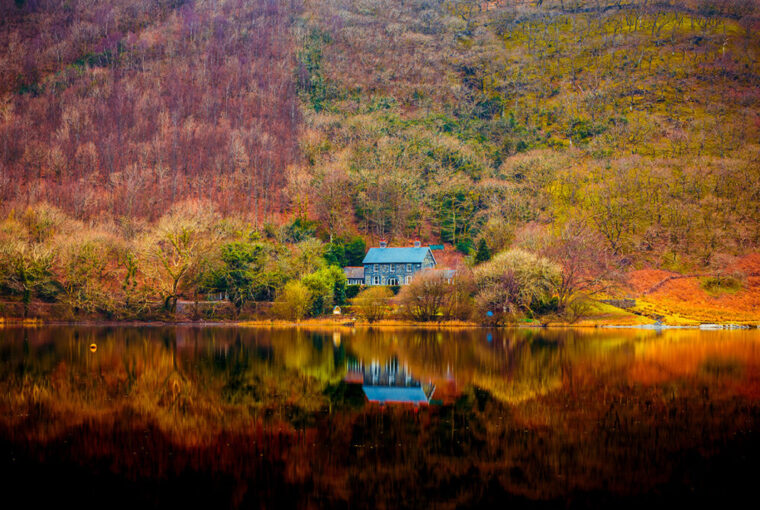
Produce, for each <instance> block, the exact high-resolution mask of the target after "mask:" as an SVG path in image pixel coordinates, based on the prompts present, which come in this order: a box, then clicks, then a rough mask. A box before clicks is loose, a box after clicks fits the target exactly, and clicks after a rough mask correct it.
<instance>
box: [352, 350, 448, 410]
mask: <svg viewBox="0 0 760 510" xmlns="http://www.w3.org/2000/svg"><path fill="white" fill-rule="evenodd" d="M346 366H347V374H346V377H345V379H344V380H345V381H346V382H348V383H357V384H361V385H362V391H364V395H366V397H367V400H368V401H369V402H373V403H377V404H414V405H422V404H427V403H429V402H430V398H431V397H432V396H433V392H435V385H434V384H433V383H432V382H428V383H427V384H424V385H423V384H422V383H421V382H420V381H418V380H417V379H415V378H414V377H412V373H411V372H410V371H409V366H408V365H407V364H403V365H399V362H398V358H393V359H391V360H388V361H386V362H385V363H383V364H382V365H381V364H380V363H379V362H377V361H375V360H373V361H372V362H370V363H369V364H368V365H365V364H364V362H363V361H361V360H356V359H352V360H349V361H347V364H346Z"/></svg>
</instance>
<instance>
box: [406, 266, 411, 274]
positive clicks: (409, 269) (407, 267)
mask: <svg viewBox="0 0 760 510" xmlns="http://www.w3.org/2000/svg"><path fill="white" fill-rule="evenodd" d="M406 272H407V273H411V272H412V265H411V264H407V265H406Z"/></svg>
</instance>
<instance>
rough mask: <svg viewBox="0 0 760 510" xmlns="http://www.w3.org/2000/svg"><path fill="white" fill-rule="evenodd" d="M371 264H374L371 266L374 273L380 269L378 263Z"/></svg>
mask: <svg viewBox="0 0 760 510" xmlns="http://www.w3.org/2000/svg"><path fill="white" fill-rule="evenodd" d="M372 265H373V266H374V267H373V268H372V270H373V271H374V272H376V273H377V272H379V271H380V266H379V264H372Z"/></svg>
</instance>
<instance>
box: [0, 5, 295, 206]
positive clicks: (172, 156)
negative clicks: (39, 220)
mask: <svg viewBox="0 0 760 510" xmlns="http://www.w3.org/2000/svg"><path fill="white" fill-rule="evenodd" d="M7 4H10V5H7ZM7 4H6V3H5V2H4V3H3V5H4V7H2V8H0V17H2V18H3V19H4V20H5V21H4V22H3V23H0V61H2V60H6V61H7V65H5V66H2V67H0V95H7V97H9V98H10V102H9V103H8V104H4V105H2V106H0V200H2V202H3V203H4V204H5V205H6V207H7V208H9V207H20V206H25V205H27V204H31V203H34V202H37V201H42V200H44V201H47V202H49V203H52V204H55V205H57V206H59V207H61V208H63V209H65V210H67V211H69V212H71V213H73V214H75V215H76V216H77V217H80V218H86V217H97V216H98V215H101V214H102V213H104V212H107V213H111V214H113V215H116V216H122V215H124V216H141V217H147V218H151V219H152V218H155V217H156V216H158V215H160V214H161V213H162V212H163V211H165V210H166V208H167V206H168V204H170V203H173V202H177V201H180V200H184V199H188V198H197V199H210V200H213V201H215V202H216V203H217V204H218V205H219V207H220V209H221V211H222V212H223V213H224V212H231V211H243V212H245V213H248V214H250V215H251V217H252V218H253V219H260V218H262V217H267V216H268V215H270V214H272V213H277V212H279V211H280V210H282V208H283V203H282V200H281V195H280V190H281V189H282V187H283V186H284V179H285V169H286V168H287V166H288V165H291V164H293V163H294V162H295V161H296V159H297V157H298V146H297V129H298V122H299V116H298V111H299V110H298V101H297V96H296V91H295V88H294V84H293V80H292V76H293V68H294V64H295V45H294V42H293V41H292V37H291V35H290V31H289V25H290V20H291V19H292V18H293V16H294V14H295V13H296V11H297V7H296V4H295V3H290V2H276V1H274V0H253V1H250V2H242V1H238V0H229V1H222V2H209V3H200V2H198V3H196V2H194V1H191V0H190V1H172V2H168V1H158V2H147V1H141V0H115V1H112V2H108V5H102V4H96V6H95V7H92V6H89V5H90V4H88V5H87V6H85V5H78V2H77V1H76V0H69V1H67V2H62V1H55V0H50V1H48V2H44V3H42V2H32V3H30V2H27V3H26V4H25V7H24V8H20V9H19V8H16V7H15V6H14V5H13V3H12V2H9V3H7ZM74 13H75V14H74Z"/></svg>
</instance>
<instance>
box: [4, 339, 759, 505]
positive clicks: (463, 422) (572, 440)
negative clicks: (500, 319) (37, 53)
mask: <svg viewBox="0 0 760 510" xmlns="http://www.w3.org/2000/svg"><path fill="white" fill-rule="evenodd" d="M91 344H95V345H96V346H97V349H96V350H95V352H92V351H91V350H90V345H91ZM0 363H1V364H2V370H1V371H0V389H1V390H2V397H0V446H1V447H2V451H3V473H2V474H3V475H4V477H5V478H4V479H5V480H6V481H7V482H8V483H9V485H8V486H15V487H19V488H20V489H21V488H28V487H30V485H31V483H32V482H31V481H30V480H34V483H35V484H37V483H44V484H45V485H46V487H49V488H50V490H47V491H35V490H32V489H30V490H29V491H28V493H27V494H28V498H29V499H30V502H31V503H36V504H42V503H50V502H57V501H64V500H67V499H70V500H77V501H81V497H82V495H83V494H85V495H88V496H90V497H93V498H95V497H99V496H103V497H106V496H107V495H108V494H116V493H117V494H120V497H119V498H118V501H115V502H114V504H115V505H116V506H122V505H123V506H130V505H134V504H141V505H147V506H165V505H167V504H171V505H172V506H175V505H177V504H180V503H187V504H192V505H194V506H197V505H198V504H199V503H204V502H205V503H208V504H210V505H213V506H214V507H220V506H221V507H236V506H256V507H261V506H263V507H273V506H277V507H280V506H282V505H284V506H301V507H321V506H336V505H338V506H342V505H349V506H359V507H365V506H370V507H389V508H399V507H420V506H433V507H444V508H449V507H450V508H454V507H457V506H462V505H464V506H470V505H473V504H482V505H486V506H487V505H488V504H489V501H490V502H495V501H499V502H504V501H510V502H512V503H513V504H517V505H520V504H529V503H531V502H533V503H536V502H538V501H542V502H544V503H546V504H549V505H556V506H561V507H566V506H568V505H570V506H573V505H579V506H607V505H609V504H611V503H616V504H631V505H639V504H644V503H650V504H651V503H659V504H666V503H668V504H670V503H674V504H675V503H678V504H682V503H684V502H688V501H695V502H697V501H698V502H705V501H709V498H711V497H715V498H718V497H719V496H718V495H719V494H723V496H720V497H722V498H725V497H727V496H725V494H726V491H729V493H730V494H732V495H734V496H736V497H738V496H739V495H741V494H742V493H743V492H747V491H749V488H750V487H751V484H750V483H749V481H748V480H749V478H750V477H751V476H752V473H755V472H756V471H755V469H754V468H753V467H752V466H751V465H750V460H749V459H752V458H753V456H754V455H756V454H757V453H760V448H758V441H757V439H756V438H755V434H754V433H753V432H752V431H753V430H757V427H758V425H759V424H760V405H758V396H760V369H759V367H760V335H759V334H758V332H757V331H739V332H699V331H673V332H666V333H663V334H659V335H658V334H655V333H653V332H640V331H630V330H623V331H599V330H585V331H579V330H548V331H546V330H494V331H487V330H480V329H473V330H462V331H430V330H426V331H418V330H402V329H400V330H385V329H384V330H359V331H352V330H349V329H343V330H336V331H332V330H325V331H324V332H319V331H317V332H315V331H308V330H302V329H285V328H279V329H277V328H275V329H240V328H222V327H209V328H193V327H177V328H174V327H171V328H169V327H167V328H163V327H144V328H137V327H113V328H102V327H97V328H96V327H45V328H39V329H31V328H0ZM389 388H390V389H389ZM399 391H400V393H399ZM399 395H401V396H399ZM398 402H401V403H400V404H398ZM428 403H429V405H428ZM419 404H425V405H422V406H420V405H419ZM83 480H86V481H87V482H84V483H83ZM80 491H84V493H82V492H80ZM705 498H707V499H705ZM93 501H95V499H93ZM722 501H724V500H722ZM111 506H113V505H111Z"/></svg>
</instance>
